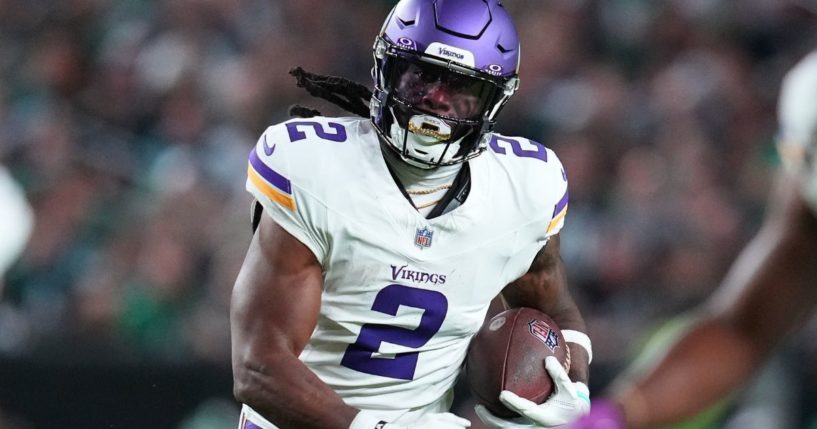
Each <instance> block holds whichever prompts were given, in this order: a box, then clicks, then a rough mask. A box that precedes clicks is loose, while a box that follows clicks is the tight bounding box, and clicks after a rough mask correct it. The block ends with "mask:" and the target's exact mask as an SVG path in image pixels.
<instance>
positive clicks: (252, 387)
mask: <svg viewBox="0 0 817 429" xmlns="http://www.w3.org/2000/svg"><path fill="white" fill-rule="evenodd" d="M322 285H323V279H322V272H321V266H320V264H319V263H318V261H317V260H316V258H315V256H314V254H313V253H312V252H311V251H310V250H309V248H307V247H306V246H305V245H304V244H303V243H301V242H300V241H298V240H297V239H295V238H294V237H293V236H292V235H290V234H289V233H287V232H286V231H285V230H284V229H283V228H281V227H280V226H279V225H277V224H276V223H275V222H274V221H273V220H272V218H270V217H269V216H262V217H261V221H260V224H259V226H258V229H257V231H256V233H255V236H254V237H253V239H252V242H251V244H250V248H249V251H248V252H247V256H246V258H245V260H244V264H243V266H242V267H241V271H240V273H239V275H238V278H237V280H236V283H235V287H234V289H233V295H232V303H231V308H230V322H231V326H232V328H231V329H232V354H233V358H232V359H233V378H234V394H235V397H236V399H237V400H238V401H240V402H242V403H245V404H247V405H248V406H250V407H252V408H253V409H254V410H255V411H257V412H258V413H260V414H262V415H263V416H264V417H266V418H267V420H270V421H272V422H274V423H275V424H276V425H277V426H279V427H281V428H282V429H286V428H316V429H318V428H320V429H326V428H338V429H346V428H348V427H349V425H350V423H351V422H352V420H353V419H354V417H355V415H356V414H357V412H358V410H356V409H354V408H352V407H349V406H347V405H346V404H345V403H344V402H343V400H342V399H341V398H340V397H339V396H338V395H337V394H336V393H335V392H334V391H333V390H332V389H330V388H329V387H328V386H327V385H326V384H324V383H323V382H322V381H321V380H320V379H319V378H318V377H317V376H316V375H315V374H314V373H312V372H311V371H310V370H309V369H308V368H307V367H306V366H305V365H304V364H303V363H302V362H301V361H300V360H298V355H299V353H300V352H301V350H303V348H304V346H305V345H306V343H307V341H308V340H309V337H310V336H311V334H312V331H313V329H314V328H315V325H316V323H317V318H318V314H319V309H320V298H321V289H322Z"/></svg>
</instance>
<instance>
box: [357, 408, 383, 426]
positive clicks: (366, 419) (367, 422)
mask: <svg viewBox="0 0 817 429" xmlns="http://www.w3.org/2000/svg"><path fill="white" fill-rule="evenodd" d="M385 426H386V421H385V420H382V419H380V418H379V417H377V416H374V415H372V413H370V412H368V411H361V412H359V413H357V415H356V416H355V419H354V420H352V423H351V424H350V425H349V429H381V428H383V427H385Z"/></svg>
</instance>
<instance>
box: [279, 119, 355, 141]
mask: <svg viewBox="0 0 817 429" xmlns="http://www.w3.org/2000/svg"><path fill="white" fill-rule="evenodd" d="M326 125H327V126H328V127H329V128H331V129H333V130H334V131H335V132H334V133H333V132H329V131H327V130H326V129H325V128H324V126H323V124H321V123H320V122H315V121H294V122H289V123H287V133H289V141H292V142H296V141H298V140H303V139H305V138H306V133H305V132H303V131H301V130H300V128H304V127H312V129H313V130H315V135H317V136H318V137H320V138H322V139H324V140H330V141H333V142H338V143H342V142H345V141H346V139H347V136H346V127H344V126H343V125H341V124H338V123H336V122H327V123H326Z"/></svg>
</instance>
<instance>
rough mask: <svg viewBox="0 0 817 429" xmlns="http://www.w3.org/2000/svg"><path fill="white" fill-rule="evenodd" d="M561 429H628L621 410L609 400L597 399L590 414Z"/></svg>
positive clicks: (591, 407)
mask: <svg viewBox="0 0 817 429" xmlns="http://www.w3.org/2000/svg"><path fill="white" fill-rule="evenodd" d="M559 428H561V429H627V425H626V424H625V423H624V415H623V414H622V413H621V408H619V407H618V405H616V404H614V403H613V402H612V401H610V400H607V399H595V400H593V403H592V405H591V406H590V413H588V414H586V415H585V416H584V417H582V418H580V419H578V420H576V421H574V422H573V423H569V424H566V425H564V426H559Z"/></svg>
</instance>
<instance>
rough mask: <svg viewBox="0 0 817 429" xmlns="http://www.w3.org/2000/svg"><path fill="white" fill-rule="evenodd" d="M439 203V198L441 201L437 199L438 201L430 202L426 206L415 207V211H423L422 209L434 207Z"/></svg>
mask: <svg viewBox="0 0 817 429" xmlns="http://www.w3.org/2000/svg"><path fill="white" fill-rule="evenodd" d="M440 201H442V198H441V199H439V200H437V201H432V202H430V203H426V204H423V205H421V206H417V209H418V210H419V209H424V208H426V207H431V206H433V205H435V204H437V203H439V202H440Z"/></svg>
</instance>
